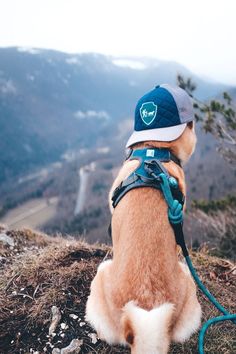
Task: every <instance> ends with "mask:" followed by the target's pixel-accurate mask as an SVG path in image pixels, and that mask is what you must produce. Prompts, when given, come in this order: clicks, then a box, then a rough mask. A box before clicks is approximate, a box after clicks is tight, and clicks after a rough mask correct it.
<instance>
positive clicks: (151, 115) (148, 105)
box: [140, 102, 157, 125]
mask: <svg viewBox="0 0 236 354" xmlns="http://www.w3.org/2000/svg"><path fill="white" fill-rule="evenodd" d="M156 115H157V105H156V104H155V103H154V102H145V103H143V104H142V106H141V108H140V116H141V118H142V121H143V122H144V123H145V124H146V125H150V124H151V123H152V122H153V121H154V119H155V118H156Z"/></svg>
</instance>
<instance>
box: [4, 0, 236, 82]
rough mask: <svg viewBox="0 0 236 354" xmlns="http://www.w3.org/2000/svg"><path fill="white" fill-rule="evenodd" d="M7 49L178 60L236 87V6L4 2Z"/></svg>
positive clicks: (105, 0) (154, 1)
mask: <svg viewBox="0 0 236 354" xmlns="http://www.w3.org/2000/svg"><path fill="white" fill-rule="evenodd" d="M0 5H1V12H0V33H1V37H0V47H11V46H17V47H33V48H44V49H53V50H59V51H62V52H66V53H87V52H89V53H91V52H92V53H99V54H105V55H112V56H118V57H119V56H122V57H140V56H141V57H148V58H149V57H151V58H156V59H159V60H167V61H175V62H177V63H179V64H182V65H184V66H185V67H187V68H188V69H189V70H190V71H192V72H194V73H196V74H197V75H199V76H201V77H207V78H208V79H210V80H213V81H217V82H222V83H226V84H229V85H236V70H235V63H236V48H235V46H234V45H233V43H232V41H231V38H232V37H233V35H234V33H235V24H234V23H235V19H234V17H235V12H236V3H235V1H233V0H228V1H227V6H224V4H222V1H219V0H218V1H214V2H213V1H208V2H204V1H203V0H199V1H191V3H190V2H189V1H188V0H180V1H178V2H171V1H166V2H162V1H159V0H146V1H144V0H139V1H136V2H134V1H132V0H129V1H127V0H126V1H125V0H119V1H118V0H114V1H109V0H100V1H93V0H87V1H82V0H70V2H68V1H66V0H50V1H49V2H48V1H46V0H40V1H39V0H34V1H32V0H21V1H17V0H8V1H7V2H6V1H4V0H0Z"/></svg>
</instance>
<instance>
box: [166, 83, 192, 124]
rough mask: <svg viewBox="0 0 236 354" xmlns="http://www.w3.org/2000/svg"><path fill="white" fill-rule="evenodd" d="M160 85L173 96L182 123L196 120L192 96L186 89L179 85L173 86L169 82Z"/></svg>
mask: <svg viewBox="0 0 236 354" xmlns="http://www.w3.org/2000/svg"><path fill="white" fill-rule="evenodd" d="M160 87H163V88H164V89H166V90H168V91H169V92H170V94H171V95H172V96H173V98H174V100H175V103H176V106H177V109H178V112H179V117H180V121H181V123H188V122H191V121H193V120H194V111H193V103H192V99H191V97H190V96H189V95H188V94H187V92H186V91H184V90H183V89H181V88H180V87H177V86H174V87H173V86H171V85H169V84H162V85H160Z"/></svg>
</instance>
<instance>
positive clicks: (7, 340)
mask: <svg viewBox="0 0 236 354" xmlns="http://www.w3.org/2000/svg"><path fill="white" fill-rule="evenodd" d="M8 234H9V236H11V237H13V238H14V241H15V247H14V248H17V249H18V251H17V252H14V249H13V250H11V252H10V253H9V252H8V249H7V247H6V246H5V247H2V249H3V248H5V253H3V252H2V254H4V257H5V258H10V260H9V261H8V262H5V263H3V265H2V268H1V269H0V272H1V273H0V353H2V354H3V353H11V354H14V353H30V350H31V352H33V351H36V350H37V351H38V352H39V353H45V352H46V353H51V352H52V348H53V347H58V348H62V347H65V346H66V345H68V344H69V343H70V341H71V340H72V339H74V338H79V339H83V346H82V350H81V352H82V353H104V354H105V353H106V354H108V353H113V354H115V353H129V350H128V349H124V348H121V347H110V346H108V345H107V344H105V343H104V342H102V341H100V340H98V341H97V343H95V344H93V343H92V340H91V338H90V337H89V335H90V334H91V333H94V331H93V330H92V329H91V328H90V327H89V326H88V325H87V324H85V323H84V310H85V303H86V299H87V296H88V294H89V286H90V282H91V280H92V278H93V277H94V275H95V273H96V268H97V265H98V264H99V263H100V262H101V261H102V260H103V258H104V257H107V256H108V257H109V256H110V253H111V250H110V248H109V247H107V246H97V245H93V246H90V245H87V244H86V243H84V242H75V241H73V240H66V239H62V238H58V237H57V238H55V239H52V238H49V237H47V236H46V235H41V234H40V235H39V234H37V233H33V232H32V231H30V230H26V231H11V232H8ZM192 256H193V263H194V264H195V265H196V267H197V270H198V272H199V274H200V275H201V278H202V280H203V281H204V283H205V284H206V286H207V287H208V288H209V289H210V290H211V291H212V292H213V294H215V296H216V297H217V298H218V299H219V301H220V302H221V303H222V304H224V305H225V307H226V308H228V309H229V310H230V311H232V312H233V311H234V312H235V307H234V306H235V304H234V301H233V300H234V298H235V293H236V286H235V283H234V281H235V274H234V271H233V264H232V263H231V262H229V261H226V260H221V259H219V258H216V257H211V256H209V255H208V254H207V251H206V250H202V252H200V253H194V254H193V255H192ZM199 297H200V301H201V303H202V307H203V312H204V319H207V318H209V317H212V316H214V315H217V314H218V313H217V311H215V310H214V308H213V307H212V306H211V305H210V304H209V303H208V302H207V301H205V299H204V298H203V296H202V295H200V294H199ZM53 305H56V306H57V307H58V308H59V309H60V311H61V314H62V318H61V321H60V323H65V324H66V325H67V326H68V327H67V328H64V329H63V328H61V327H60V324H59V326H58V328H57V330H56V333H55V335H54V337H49V336H48V329H49V325H50V320H51V307H52V306H53ZM72 314H73V315H75V316H72V317H71V316H70V315H72ZM76 316H78V317H76ZM234 332H235V329H234V327H233V325H232V324H231V323H230V322H229V323H227V324H223V325H216V326H214V327H212V328H211V329H210V330H209V332H208V333H207V337H206V346H205V350H206V353H212V354H213V353H214V354H216V353H224V354H233V353H234V352H235V351H234V348H233V339H234V338H233V336H234ZM170 352H171V353H178V354H180V353H181V354H182V353H184V354H190V353H191V354H194V353H197V334H196V335H194V336H193V337H192V338H191V339H190V340H189V341H188V342H187V343H185V344H184V345H173V346H172V347H171V350H170Z"/></svg>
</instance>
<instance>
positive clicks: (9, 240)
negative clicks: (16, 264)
mask: <svg viewBox="0 0 236 354" xmlns="http://www.w3.org/2000/svg"><path fill="white" fill-rule="evenodd" d="M0 242H2V243H3V244H4V245H7V246H10V247H14V246H15V242H14V240H13V238H11V237H10V236H8V235H6V234H4V233H1V234H0Z"/></svg>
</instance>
